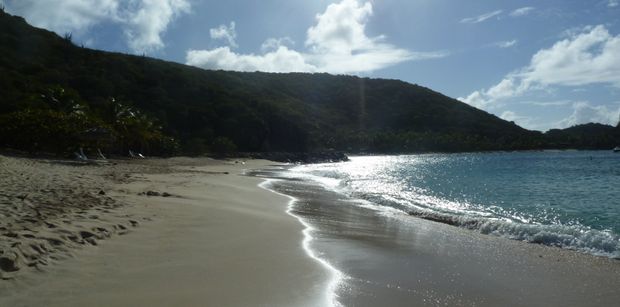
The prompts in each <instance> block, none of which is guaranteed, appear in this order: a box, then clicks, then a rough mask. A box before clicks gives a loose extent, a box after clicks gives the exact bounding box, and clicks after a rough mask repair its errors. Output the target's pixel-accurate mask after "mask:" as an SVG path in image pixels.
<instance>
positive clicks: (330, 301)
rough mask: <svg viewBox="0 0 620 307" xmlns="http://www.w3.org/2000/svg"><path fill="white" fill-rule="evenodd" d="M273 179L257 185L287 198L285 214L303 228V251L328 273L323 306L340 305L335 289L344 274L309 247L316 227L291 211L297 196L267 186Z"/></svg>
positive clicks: (336, 306) (337, 306)
mask: <svg viewBox="0 0 620 307" xmlns="http://www.w3.org/2000/svg"><path fill="white" fill-rule="evenodd" d="M275 180H277V179H275ZM273 181H274V179H266V180H264V181H263V182H261V183H259V184H258V186H259V187H260V188H262V189H265V190H267V191H270V192H272V193H276V194H278V195H282V196H284V197H287V198H289V202H288V204H287V208H286V214H288V215H290V216H292V217H293V218H295V219H296V220H297V221H298V222H299V223H300V224H301V225H303V227H304V229H303V230H302V234H303V240H302V243H301V244H302V247H303V249H304V251H305V252H306V255H307V256H308V257H309V258H311V259H312V260H314V261H316V262H318V263H320V264H321V265H322V266H323V267H324V268H325V269H326V270H327V271H329V273H330V280H329V282H328V283H327V286H326V290H325V293H324V295H325V298H326V300H325V303H326V304H325V305H323V306H332V307H340V306H342V305H341V304H340V302H339V301H338V297H337V295H336V289H337V287H338V286H339V285H340V283H341V281H342V280H343V279H344V278H346V276H345V275H344V274H343V273H342V272H341V271H339V270H338V269H337V268H335V267H334V266H333V265H331V264H330V263H329V262H328V261H326V260H325V259H323V258H321V257H320V256H318V255H316V253H315V251H314V250H313V249H312V248H311V247H310V244H311V242H312V240H313V239H314V238H313V237H312V232H314V231H316V229H315V228H313V227H312V226H311V225H310V224H309V223H307V222H306V221H304V219H303V218H302V217H300V216H297V215H295V214H294V213H293V208H294V206H295V203H296V202H298V201H299V200H298V199H297V198H295V197H293V196H290V195H286V194H283V193H280V192H278V191H277V190H275V189H272V188H271V187H269V186H270V185H271V184H272V182H273Z"/></svg>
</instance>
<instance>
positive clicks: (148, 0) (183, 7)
mask: <svg viewBox="0 0 620 307" xmlns="http://www.w3.org/2000/svg"><path fill="white" fill-rule="evenodd" d="M189 10H190V4H189V2H187V1H186V0H141V1H140V5H139V6H138V9H137V11H133V12H129V13H127V18H125V19H124V23H125V25H126V28H127V29H126V30H125V34H126V35H127V38H128V44H129V47H130V48H131V49H132V50H134V51H136V52H148V51H151V50H155V49H160V48H162V47H164V43H163V41H162V40H161V35H162V33H163V32H164V31H165V30H166V28H167V27H168V24H169V23H170V22H171V21H172V20H173V19H174V18H175V17H176V16H178V15H179V14H182V13H188V12H189Z"/></svg>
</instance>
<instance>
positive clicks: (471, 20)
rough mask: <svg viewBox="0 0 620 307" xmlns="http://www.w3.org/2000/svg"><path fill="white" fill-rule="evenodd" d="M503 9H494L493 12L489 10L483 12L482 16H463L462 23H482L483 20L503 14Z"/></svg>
mask: <svg viewBox="0 0 620 307" xmlns="http://www.w3.org/2000/svg"><path fill="white" fill-rule="evenodd" d="M502 12H503V11H502V10H497V11H493V12H489V13H485V14H482V15H480V16H476V17H467V18H463V19H461V23H480V22H483V21H486V20H488V19H490V18H493V17H495V16H497V15H499V14H501V13H502Z"/></svg>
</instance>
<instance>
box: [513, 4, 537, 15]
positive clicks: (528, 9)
mask: <svg viewBox="0 0 620 307" xmlns="http://www.w3.org/2000/svg"><path fill="white" fill-rule="evenodd" d="M533 10H534V8H533V7H531V6H526V7H522V8H518V9H516V10H514V11H512V12H510V16H512V17H521V16H525V15H527V14H529V13H531V12H532V11H533Z"/></svg>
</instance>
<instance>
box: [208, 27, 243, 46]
mask: <svg viewBox="0 0 620 307" xmlns="http://www.w3.org/2000/svg"><path fill="white" fill-rule="evenodd" d="M209 34H210V35H211V38H212V39H222V40H225V41H226V42H227V43H228V45H229V46H231V47H233V48H237V47H239V46H238V45H237V31H236V30H235V22H234V21H231V22H230V26H226V25H220V26H219V27H217V28H213V29H210V30H209Z"/></svg>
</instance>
